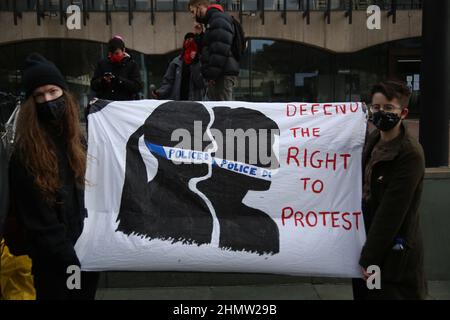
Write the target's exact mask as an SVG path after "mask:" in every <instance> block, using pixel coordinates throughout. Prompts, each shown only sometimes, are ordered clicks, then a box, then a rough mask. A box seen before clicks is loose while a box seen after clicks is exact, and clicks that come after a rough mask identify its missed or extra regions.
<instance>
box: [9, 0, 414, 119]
mask: <svg viewBox="0 0 450 320" xmlns="http://www.w3.org/2000/svg"><path fill="white" fill-rule="evenodd" d="M187 3H188V0H135V1H133V0H130V1H129V0H120V1H113V0H109V1H108V0H100V1H91V0H84V1H81V0H78V1H69V0H56V1H50V0H34V1H32V0H18V1H11V0H0V29H2V30H5V32H2V33H0V91H3V92H12V93H15V94H18V93H20V91H21V87H20V83H21V69H22V63H23V61H24V59H25V57H26V55H27V54H29V53H30V52H40V53H42V54H44V55H45V56H46V57H47V58H49V59H50V60H52V61H54V62H55V63H56V64H57V65H58V66H59V67H60V68H61V70H62V72H63V73H64V75H65V76H66V78H67V81H68V83H69V85H70V88H71V90H72V91H74V92H75V94H76V96H77V97H78V99H79V101H80V103H81V104H82V105H86V104H87V102H88V101H89V99H90V98H91V97H92V96H93V93H92V92H91V91H90V89H89V82H90V77H91V76H92V74H93V71H94V68H95V66H96V63H97V61H98V60H100V59H101V58H103V57H105V56H106V54H107V52H106V51H107V49H106V42H107V41H108V40H109V39H110V38H111V37H112V36H113V35H115V34H120V35H122V36H123V37H124V39H125V41H126V43H127V47H128V49H129V52H130V53H131V55H132V56H133V58H134V59H135V60H136V62H137V63H138V64H139V66H140V68H141V75H142V79H143V80H144V83H145V86H144V90H143V92H142V97H143V98H147V97H148V88H149V86H150V85H151V84H154V85H156V86H158V85H159V84H160V83H161V80H162V76H163V74H164V72H165V69H166V68H167V66H168V63H169V62H170V60H171V59H172V58H173V57H174V56H176V55H177V54H179V52H180V48H181V44H182V39H183V36H184V34H185V33H186V32H189V31H191V29H192V25H193V20H192V17H191V16H190V14H189V13H188V12H187ZM219 3H221V4H222V5H223V6H224V7H225V8H226V9H227V10H228V11H229V12H230V13H231V14H233V15H234V16H235V17H236V18H238V19H240V21H241V23H242V25H243V28H244V31H245V33H246V37H247V38H248V42H247V44H248V46H247V50H246V53H245V54H244V56H243V58H242V60H241V73H240V76H239V80H238V86H237V88H236V90H235V100H245V101H265V102H276V101H306V102H311V101H318V102H330V101H344V100H345V101H349V100H352V101H361V100H366V99H367V96H368V94H369V89H370V87H371V85H372V84H374V83H375V82H377V81H380V80H382V79H386V78H396V79H400V80H404V81H406V82H407V83H408V85H409V86H410V87H411V89H412V90H413V98H412V103H411V111H412V114H413V116H414V115H418V114H419V113H420V110H419V108H418V106H417V99H418V96H419V93H420V64H421V48H422V41H421V19H422V16H421V1H417V0H413V1H411V0H404V1H401V0H397V1H395V0H390V1H356V0H355V1H350V0H343V1H342V0H323V1H320V0H295V1H294V0H242V1H239V0H227V1H219ZM70 5H76V6H78V8H80V21H81V28H80V29H75V30H70V29H68V27H67V21H68V19H70V17H71V16H72V13H67V7H68V6H70ZM370 5H377V6H378V8H380V12H379V14H380V19H379V21H380V29H373V30H371V29H370V28H369V27H368V26H367V23H368V22H367V21H368V19H369V18H370V16H371V12H369V13H368V12H367V8H368V6H370ZM374 14H376V13H374Z"/></svg>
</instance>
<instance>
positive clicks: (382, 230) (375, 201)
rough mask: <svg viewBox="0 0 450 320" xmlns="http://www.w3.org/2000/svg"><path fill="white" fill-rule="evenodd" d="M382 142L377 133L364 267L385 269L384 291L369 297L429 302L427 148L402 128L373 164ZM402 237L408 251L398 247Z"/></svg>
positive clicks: (369, 172)
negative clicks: (423, 214) (424, 209)
mask: <svg viewBox="0 0 450 320" xmlns="http://www.w3.org/2000/svg"><path fill="white" fill-rule="evenodd" d="M379 140H380V132H379V131H378V130H375V131H374V132H372V133H371V134H370V135H369V137H368V140H367V142H366V147H365V150H364V163H365V164H366V169H365V171H366V176H368V177H369V180H370V183H369V190H370V191H369V193H368V194H369V196H368V198H366V200H365V206H364V207H365V210H364V215H365V218H366V221H367V222H368V226H367V227H368V235H367V240H366V243H365V245H364V247H363V250H362V253H361V258H360V261H359V263H360V265H361V266H362V267H364V268H367V267H368V266H370V265H377V266H379V267H380V270H381V290H369V298H375V299H421V298H425V295H426V280H425V273H424V266H423V256H424V253H423V243H422V235H421V230H420V222H419V221H420V216H419V211H418V209H419V204H420V199H421V195H422V185H423V178H424V172H425V161H424V155H423V150H422V147H421V146H420V144H419V143H418V142H417V141H416V139H414V138H413V137H412V136H411V135H410V134H409V133H408V130H407V129H406V127H405V126H404V125H403V124H402V133H401V136H399V137H397V138H396V139H394V140H392V141H390V142H388V144H386V147H385V148H383V149H382V150H380V151H381V152H377V153H376V157H377V159H372V160H373V161H370V160H371V157H372V156H375V154H374V155H372V150H373V149H374V147H375V145H376V144H377V142H378V141H379ZM368 166H369V167H368ZM366 180H367V178H366ZM396 238H400V239H403V240H404V242H405V243H404V245H403V246H404V250H394V249H393V247H394V245H395V243H396V241H395V239H396Z"/></svg>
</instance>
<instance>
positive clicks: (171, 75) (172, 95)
mask: <svg viewBox="0 0 450 320" xmlns="http://www.w3.org/2000/svg"><path fill="white" fill-rule="evenodd" d="M187 67H188V68H189V69H190V73H189V74H190V77H189V78H190V79H189V99H188V100H190V101H201V100H202V99H203V96H204V88H205V83H204V80H203V77H202V74H201V70H200V63H199V62H193V63H192V64H191V65H190V66H187ZM182 69H183V60H182V59H181V56H177V57H175V58H174V59H173V60H172V61H171V62H170V64H169V67H168V68H167V71H166V74H165V75H164V78H163V81H162V84H161V87H160V88H159V89H158V90H157V93H158V95H159V98H160V99H167V100H180V90H181V81H182Z"/></svg>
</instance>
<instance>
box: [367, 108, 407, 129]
mask: <svg viewBox="0 0 450 320" xmlns="http://www.w3.org/2000/svg"><path fill="white" fill-rule="evenodd" d="M399 121H400V117H399V116H398V114H396V113H391V112H384V111H378V112H374V113H373V115H372V123H373V124H374V125H375V127H377V128H378V129H379V130H381V131H389V130H391V129H392V128H394V127H395V126H396V125H397V123H399Z"/></svg>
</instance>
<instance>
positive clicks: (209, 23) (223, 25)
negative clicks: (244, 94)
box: [200, 5, 239, 80]
mask: <svg viewBox="0 0 450 320" xmlns="http://www.w3.org/2000/svg"><path fill="white" fill-rule="evenodd" d="M205 25H206V30H205V34H204V36H203V42H202V46H201V47H202V51H201V58H200V60H201V63H202V74H203V77H204V78H205V79H206V80H217V79H218V78H221V77H223V76H237V75H238V74H239V63H238V62H237V61H236V59H235V58H234V56H233V53H232V50H231V48H232V44H233V37H234V25H233V20H232V17H231V16H230V15H229V14H228V13H226V12H224V11H223V9H222V7H221V6H219V5H212V6H210V7H209V8H208V11H207V12H206V17H205Z"/></svg>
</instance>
